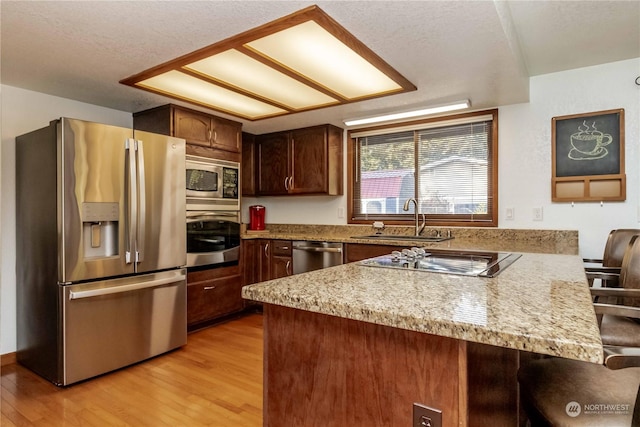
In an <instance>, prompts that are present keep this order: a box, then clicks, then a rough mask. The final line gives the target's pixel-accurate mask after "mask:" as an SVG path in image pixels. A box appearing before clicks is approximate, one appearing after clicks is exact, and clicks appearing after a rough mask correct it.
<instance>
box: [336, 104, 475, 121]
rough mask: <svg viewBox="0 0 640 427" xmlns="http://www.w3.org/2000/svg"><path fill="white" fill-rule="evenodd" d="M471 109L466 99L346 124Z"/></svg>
mask: <svg viewBox="0 0 640 427" xmlns="http://www.w3.org/2000/svg"><path fill="white" fill-rule="evenodd" d="M469 107H471V102H470V101H469V100H468V99H465V100H464V101H457V102H454V103H451V104H446V105H439V106H434V107H428V108H421V109H419V110H411V111H404V112H401V113H391V114H384V115H382V116H374V117H367V118H364V119H353V120H345V121H344V124H345V125H347V126H357V125H367V124H371V123H379V122H388V121H392V120H402V119H409V118H414V117H421V116H428V115H431V114H438V113H446V112H448V111H456V110H463V109H465V108H469Z"/></svg>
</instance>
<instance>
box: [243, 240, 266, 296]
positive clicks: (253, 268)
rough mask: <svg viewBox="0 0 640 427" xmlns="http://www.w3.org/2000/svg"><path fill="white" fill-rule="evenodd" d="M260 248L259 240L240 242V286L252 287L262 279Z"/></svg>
mask: <svg viewBox="0 0 640 427" xmlns="http://www.w3.org/2000/svg"><path fill="white" fill-rule="evenodd" d="M261 276H262V247H261V246H260V240H253V239H252V240H243V241H242V284H243V286H246V285H252V284H254V283H258V282H260V279H261V278H262V277H261Z"/></svg>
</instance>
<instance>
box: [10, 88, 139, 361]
mask: <svg viewBox="0 0 640 427" xmlns="http://www.w3.org/2000/svg"><path fill="white" fill-rule="evenodd" d="M0 98H1V100H0V102H1V104H0V108H1V109H0V112H1V115H2V116H1V119H0V129H1V135H2V150H1V152H0V153H1V154H0V160H1V175H0V183H1V185H2V186H1V187H0V198H1V200H2V208H1V212H0V227H1V228H0V240H1V241H2V244H1V254H2V257H1V260H2V270H1V274H2V275H1V276H0V310H1V311H0V354H5V353H11V352H13V351H15V350H16V286H15V283H16V272H15V263H16V257H15V247H16V245H15V240H16V234H15V224H16V220H15V137H16V136H18V135H22V134H23V133H26V132H29V131H32V130H35V129H39V128H42V127H45V126H47V125H48V124H49V122H50V121H51V120H54V119H57V118H59V117H72V118H76V119H82V120H89V121H94V122H100V123H106V124H110V125H114V126H125V127H130V126H132V123H133V118H132V116H131V113H125V112H123V111H117V110H111V109H108V108H103V107H97V106H95V105H90V104H84V103H81V102H77V101H71V100H69V99H64V98H58V97H55V96H49V95H44V94H41V93H37V92H31V91H27V90H23V89H18V88H15V87H11V86H6V85H2V86H0ZM34 268H37V266H34Z"/></svg>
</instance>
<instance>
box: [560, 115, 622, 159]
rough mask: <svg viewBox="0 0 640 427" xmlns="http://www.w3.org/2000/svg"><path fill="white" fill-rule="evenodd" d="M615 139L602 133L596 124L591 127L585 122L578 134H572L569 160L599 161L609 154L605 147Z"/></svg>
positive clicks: (579, 128)
mask: <svg viewBox="0 0 640 427" xmlns="http://www.w3.org/2000/svg"><path fill="white" fill-rule="evenodd" d="M612 140H613V137H612V136H611V135H609V134H608V133H602V132H600V131H599V130H598V129H597V128H596V122H593V123H592V124H591V126H589V125H588V124H587V121H586V120H585V121H583V122H582V125H581V126H578V132H576V133H573V134H571V147H572V148H571V150H570V151H569V158H570V159H572V160H597V159H601V158H603V157H605V156H606V155H607V154H609V151H608V150H607V149H606V148H605V146H607V145H609V144H611V141H612Z"/></svg>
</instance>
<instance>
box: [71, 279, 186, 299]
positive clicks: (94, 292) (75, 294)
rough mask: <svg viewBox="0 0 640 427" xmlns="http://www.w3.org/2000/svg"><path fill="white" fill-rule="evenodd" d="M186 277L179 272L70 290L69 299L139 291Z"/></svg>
mask: <svg viewBox="0 0 640 427" xmlns="http://www.w3.org/2000/svg"><path fill="white" fill-rule="evenodd" d="M186 278H187V276H186V275H185V274H184V273H179V274H176V275H174V276H171V277H164V278H162V279H156V280H151V281H148V282H140V283H132V284H130V285H121V286H110V287H108V288H99V289H88V290H86V291H70V292H69V300H77V299H83V298H92V297H98V296H102V295H111V294H119V293H123V292H131V291H137V290H140V289H148V288H156V287H158V286H163V285H169V284H171V283H176V282H181V281H183V280H186Z"/></svg>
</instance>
